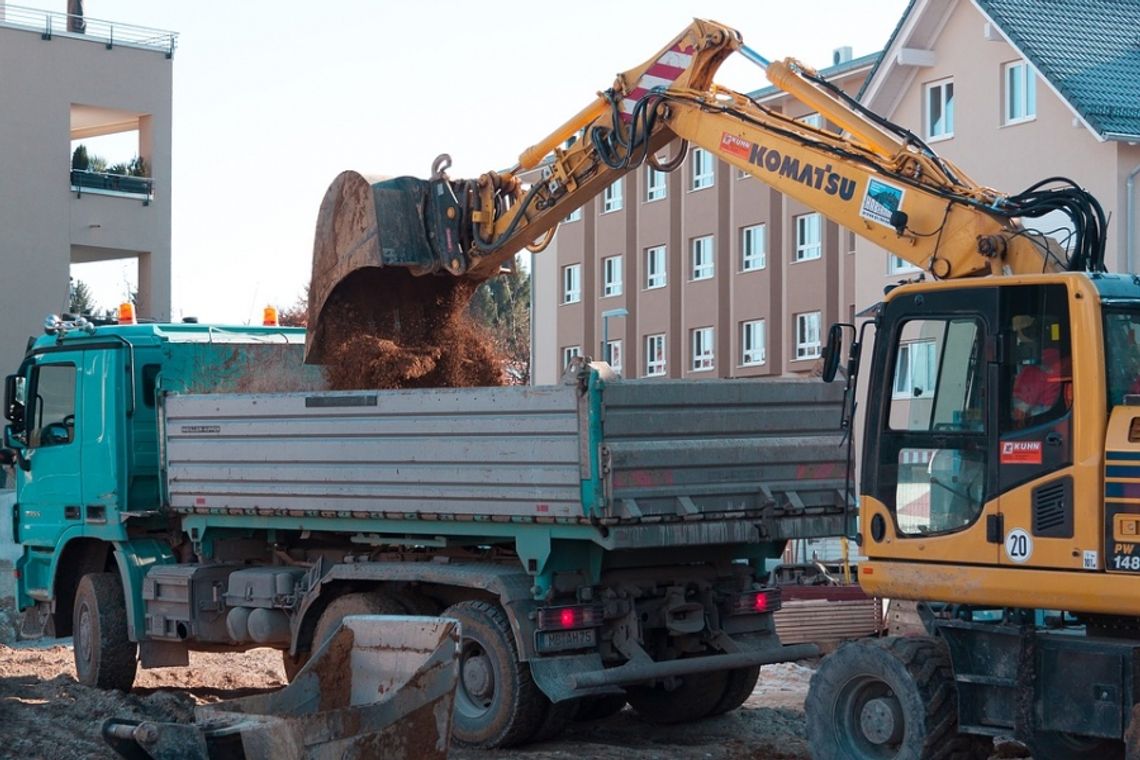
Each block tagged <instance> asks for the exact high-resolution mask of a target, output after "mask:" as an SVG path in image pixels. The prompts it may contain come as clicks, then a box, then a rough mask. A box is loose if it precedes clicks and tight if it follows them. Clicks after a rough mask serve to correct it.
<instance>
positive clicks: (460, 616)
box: [442, 601, 550, 749]
mask: <svg viewBox="0 0 1140 760" xmlns="http://www.w3.org/2000/svg"><path fill="white" fill-rule="evenodd" d="M442 616H443V617H450V618H455V619H456V620H458V621H459V624H460V628H461V641H460V645H459V685H458V687H457V688H456V690H455V716H454V718H453V720H452V727H451V735H452V737H454V739H455V740H456V741H458V742H459V743H461V744H464V745H467V746H469V747H482V748H485V749H490V748H497V747H510V746H513V745H516V744H522V743H523V742H526V741H529V740H530V739H531V738H532V737H533V736H534V735H535V734H536V732H537V731H538V729H539V728H540V727H541V726H542V722H543V720H544V718H545V717H546V716H545V708H546V706H547V705H549V704H550V701H549V700H548V699H547V698H546V696H545V695H544V694H543V693H542V691H541V690H539V688H538V686H537V685H535V683H534V679H533V678H532V677H531V674H530V667H529V666H528V665H527V664H526V663H525V662H522V661H521V660H519V653H518V649H516V648H515V639H514V635H513V634H512V633H511V624H510V622H509V621H508V620H507V615H506V613H505V612H504V611H503V609H502V608H501V607H499V606H498V605H496V604H491V603H490V602H482V601H466V602H460V603H459V604H453V605H452V606H450V607H448V608H447V609H446V610H444V611H443V613H442Z"/></svg>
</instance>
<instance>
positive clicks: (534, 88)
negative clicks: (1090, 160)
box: [40, 0, 907, 324]
mask: <svg viewBox="0 0 1140 760" xmlns="http://www.w3.org/2000/svg"><path fill="white" fill-rule="evenodd" d="M56 4H58V5H60V6H64V7H65V6H66V3H65V2H64V1H63V0H53V4H52V5H50V6H49V5H47V3H43V4H40V7H47V8H48V9H50V10H63V9H64V8H56V7H54V5H56ZM906 4H907V0H799V2H794V3H788V2H776V1H774V0H751V1H750V2H744V1H739V2H729V1H727V0H702V1H701V2H699V3H698V2H691V1H688V2H686V1H682V0H655V1H642V2H629V1H626V2H620V1H616V0H609V1H608V2H603V1H602V0H579V2H576V3H572V4H569V3H568V4H558V3H537V2H520V1H519V0H500V1H499V2H496V3H493V4H487V3H479V2H473V1H468V2H462V1H459V0H416V1H411V0H398V1H396V2H389V1H387V0H373V1H371V2H369V1H367V0H326V1H325V2H323V3H321V4H319V5H312V4H305V5H301V4H300V3H287V2H281V0H276V2H270V1H269V0H239V1H236V2H235V1H234V0H229V1H223V0H191V1H185V2H174V0H163V1H161V2H155V0H85V2H84V10H85V13H86V15H87V16H88V17H89V18H99V19H107V20H110V21H116V22H121V23H130V24H137V25H142V26H148V27H154V28H158V29H164V30H169V31H174V32H177V33H178V34H179V39H178V48H177V51H176V52H175V55H174V59H173V66H174V94H173V98H174V122H173V169H172V171H173V177H172V183H173V190H172V194H173V197H172V214H173V219H172V225H173V232H172V241H171V245H172V255H173V264H172V266H173V281H174V282H173V316H174V317H175V318H179V317H182V316H191V315H192V316H196V317H198V318H200V319H201V320H202V321H206V322H225V323H237V324H242V323H247V322H249V321H252V320H259V319H260V317H261V309H262V307H263V306H265V305H266V304H273V305H276V306H278V307H281V308H284V307H287V306H289V305H292V304H293V303H295V302H296V301H297V299H298V297H299V296H300V295H301V293H302V291H303V289H304V287H305V285H306V284H307V283H308V280H309V267H310V263H311V256H312V243H313V228H314V225H315V222H316V215H317V209H318V207H319V205H320V201H321V198H322V197H323V195H324V193H325V190H326V189H327V188H328V186H329V184H330V183H331V182H332V180H333V178H334V177H336V175H337V174H339V173H340V172H341V171H344V170H346V169H353V170H356V171H359V172H362V173H364V174H378V175H387V176H397V175H404V174H409V175H414V176H418V177H427V176H428V175H429V174H430V167H431V163H432V160H433V159H434V158H435V157H436V156H437V155H439V154H440V153H445V152H446V153H450V154H451V156H452V160H453V165H452V168H451V170H450V172H449V174H450V176H451V177H452V178H459V177H477V176H478V175H480V174H482V173H483V172H485V171H488V170H491V169H502V168H506V167H508V166H510V165H512V164H513V163H514V162H515V160H516V158H517V157H518V154H519V153H520V152H521V151H522V150H524V149H525V148H527V147H528V146H530V145H532V144H534V143H536V142H538V141H539V140H540V139H542V138H543V137H545V136H546V135H547V134H548V133H550V132H551V131H553V130H554V129H555V128H556V127H557V126H558V125H560V124H562V123H563V122H564V121H565V120H566V119H567V118H568V117H570V116H571V115H573V114H575V113H577V112H578V111H579V110H580V109H581V108H582V107H584V106H585V105H587V104H588V103H589V102H590V101H591V100H592V99H593V98H594V97H595V94H596V93H597V92H598V91H599V90H603V89H605V88H607V87H609V86H610V85H611V84H612V83H613V79H614V75H615V74H616V73H617V72H619V71H624V70H627V69H630V68H633V67H634V66H637V65H639V64H640V63H642V62H643V61H645V60H647V59H648V58H649V57H650V56H651V55H652V54H653V53H655V52H656V51H657V50H658V49H659V48H660V47H662V46H663V45H664V44H665V43H667V42H668V41H669V40H671V39H672V38H673V37H674V36H676V35H677V34H678V33H679V32H680V31H681V30H682V29H683V28H684V27H685V26H686V25H687V24H688V23H689V21H690V20H691V19H692V18H693V17H694V16H700V17H701V18H709V19H713V20H716V21H719V22H721V23H723V24H726V25H728V26H731V27H734V28H736V29H737V30H739V31H740V32H741V34H742V35H743V38H744V42H745V44H746V45H748V46H749V47H751V48H752V49H754V50H756V51H757V52H758V53H760V54H761V55H763V56H765V57H766V58H769V59H774V58H783V57H785V56H794V57H796V58H799V59H800V60H803V61H804V62H806V63H808V64H810V65H813V66H816V67H820V68H822V67H824V66H827V65H830V64H831V55H832V51H833V50H834V49H835V48H837V47H841V46H845V45H846V46H851V47H852V48H853V52H854V55H855V56H856V57H857V56H861V55H865V54H867V53H872V52H875V51H878V50H880V49H882V48H883V46H884V45H885V44H886V42H887V39H888V37H889V36H890V33H891V31H892V29H894V26H895V24H896V23H897V22H898V19H899V17H900V16H901V14H902V11H903V10H904V8H905V7H906ZM716 81H717V82H718V83H719V84H722V85H725V86H728V87H732V88H734V89H737V90H741V91H744V92H747V91H751V90H755V89H759V88H761V87H765V86H767V85H768V82H767V80H766V79H765V78H764V74H763V71H762V70H761V69H759V68H757V67H756V66H755V65H754V64H751V63H749V62H748V61H746V60H744V58H743V57H741V56H738V55H737V56H733V57H732V58H730V59H729V60H728V61H726V62H725V64H724V65H723V66H722V67H721V70H720V73H719V74H718V75H717V78H716ZM96 152H100V153H111V154H113V155H105V156H104V157H105V158H108V159H111V160H112V162H115V161H117V160H126V159H129V158H130V157H131V155H133V152H134V151H133V148H132V145H131V144H130V143H127V144H125V145H119V146H117V145H115V144H114V143H113V141H112V142H110V143H107V144H104V145H101V146H100V150H99V151H96ZM73 274H75V275H76V276H77V277H79V278H80V279H82V280H84V281H85V282H87V283H88V284H89V286H90V287H91V288H92V289H93V291H94V294H95V299H96V301H97V302H99V303H100V305H102V306H104V307H108V306H113V305H114V304H117V303H118V302H119V301H120V300H121V295H122V293H123V292H124V291H125V290H126V289H127V288H128V287H129V286H130V283H131V282H133V280H134V277H135V275H134V267H133V265H132V266H129V267H128V266H125V265H123V264H121V263H109V264H101V265H84V266H82V267H76V268H74V269H73Z"/></svg>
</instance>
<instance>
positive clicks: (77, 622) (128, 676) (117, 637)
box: [72, 573, 139, 691]
mask: <svg viewBox="0 0 1140 760" xmlns="http://www.w3.org/2000/svg"><path fill="white" fill-rule="evenodd" d="M72 622H73V623H74V632H73V635H74V647H73V649H74V653H75V674H76V677H77V678H78V680H79V683H81V684H83V685H84V686H93V687H95V688H97V689H121V690H123V691H129V690H130V688H131V685H132V684H133V683H134V682H135V673H136V672H137V671H138V667H139V661H138V650H139V648H138V644H136V643H135V642H133V641H131V640H130V638H129V637H128V635H127V603H126V599H125V597H124V596H123V585H122V583H121V582H120V581H119V576H118V575H116V574H115V573H89V574H87V575H85V576H83V577H82V578H81V579H80V580H79V587H78V588H77V589H76V591H75V607H74V609H73V611H72Z"/></svg>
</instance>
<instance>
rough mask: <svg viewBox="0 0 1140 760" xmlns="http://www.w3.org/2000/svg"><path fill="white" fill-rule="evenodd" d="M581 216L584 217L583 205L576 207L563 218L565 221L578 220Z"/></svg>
mask: <svg viewBox="0 0 1140 760" xmlns="http://www.w3.org/2000/svg"><path fill="white" fill-rule="evenodd" d="M581 218H582V207H581V206H579V207H578V208H576V209H574V210H573V211H571V212H570V213H569V214H567V215H566V218H565V219H563V221H564V222H577V221H579V220H580V219H581Z"/></svg>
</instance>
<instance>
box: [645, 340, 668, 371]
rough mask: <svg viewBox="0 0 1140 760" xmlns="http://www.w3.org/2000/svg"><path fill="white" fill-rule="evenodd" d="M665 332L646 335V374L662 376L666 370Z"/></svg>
mask: <svg viewBox="0 0 1140 760" xmlns="http://www.w3.org/2000/svg"><path fill="white" fill-rule="evenodd" d="M666 349H667V344H666V343H665V333H654V334H653V335H646V336H645V376H646V377H661V376H662V375H664V374H665V371H666V363H665V360H666V355H665V352H666Z"/></svg>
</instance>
